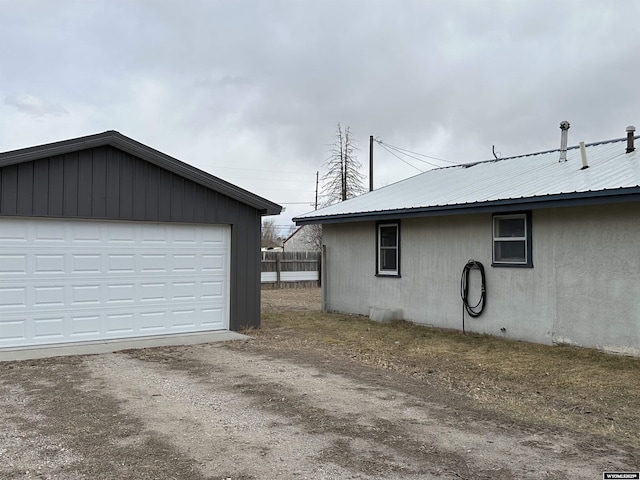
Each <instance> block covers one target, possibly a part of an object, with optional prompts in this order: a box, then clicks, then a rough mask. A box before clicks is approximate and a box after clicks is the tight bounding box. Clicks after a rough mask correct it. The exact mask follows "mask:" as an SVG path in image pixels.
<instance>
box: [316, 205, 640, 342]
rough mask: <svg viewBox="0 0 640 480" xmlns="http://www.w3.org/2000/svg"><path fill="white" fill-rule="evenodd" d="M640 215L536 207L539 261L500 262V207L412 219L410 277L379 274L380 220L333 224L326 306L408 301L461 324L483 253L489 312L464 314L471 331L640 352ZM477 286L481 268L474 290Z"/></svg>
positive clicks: (410, 310)
mask: <svg viewBox="0 0 640 480" xmlns="http://www.w3.org/2000/svg"><path fill="white" fill-rule="evenodd" d="M638 220H640V207H638V206H635V205H617V206H608V207H572V208H562V209H549V210H536V211H533V212H532V241H533V253H532V258H533V265H534V267H533V268H504V267H503V268H494V267H491V248H492V245H491V214H477V215H458V216H448V217H430V218H421V219H403V220H402V222H401V237H402V238H401V273H402V276H401V278H386V277H376V276H375V254H376V246H375V231H376V228H375V223H374V222H360V223H351V224H333V225H325V226H324V230H323V232H324V233H323V241H324V243H325V245H326V248H327V259H326V265H325V267H326V275H327V278H326V281H325V282H324V283H323V285H324V288H325V289H326V291H325V299H326V307H327V309H328V310H333V311H341V312H348V313H356V314H362V315H368V313H369V308H370V307H371V306H378V307H388V308H401V309H402V310H403V312H404V318H405V319H406V320H409V321H412V322H416V323H421V324H427V325H433V326H437V327H444V328H455V329H461V328H462V301H461V299H460V277H461V274H462V269H463V267H464V265H465V264H466V263H467V261H468V260H469V259H474V260H477V261H480V262H482V263H483V264H484V266H485V271H486V281H487V301H486V308H485V311H484V313H483V314H482V316H481V317H479V318H476V319H473V318H469V317H468V316H466V317H465V327H466V329H467V330H469V331H476V332H481V333H489V334H493V335H497V336H506V337H509V338H516V339H522V340H527V341H534V342H539V343H546V344H550V343H553V342H560V343H571V344H576V345H582V346H590V347H598V348H602V349H606V350H613V351H625V352H627V353H633V354H640V326H639V325H640V296H638V294H637V291H638V288H639V287H638V285H640V242H638V241H634V239H639V238H640V222H639V221H638ZM478 286H479V274H478V273H477V272H473V274H472V277H471V295H472V297H477V295H478V294H479V291H478ZM472 300H473V298H472ZM501 329H504V330H501Z"/></svg>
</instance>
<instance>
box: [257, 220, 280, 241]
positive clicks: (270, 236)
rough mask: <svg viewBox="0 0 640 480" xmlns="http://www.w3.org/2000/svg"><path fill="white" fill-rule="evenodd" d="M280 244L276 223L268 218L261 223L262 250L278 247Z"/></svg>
mask: <svg viewBox="0 0 640 480" xmlns="http://www.w3.org/2000/svg"><path fill="white" fill-rule="evenodd" d="M280 246H282V245H281V242H280V238H279V235H278V229H277V227H276V221H275V220H274V219H272V218H268V219H266V220H263V221H262V241H261V247H262V248H272V247H280Z"/></svg>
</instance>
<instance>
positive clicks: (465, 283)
mask: <svg viewBox="0 0 640 480" xmlns="http://www.w3.org/2000/svg"><path fill="white" fill-rule="evenodd" d="M471 270H480V277H481V278H482V286H481V290H480V299H479V300H478V303H476V304H475V305H469V272H471ZM486 293H487V286H486V279H485V275H484V266H483V265H482V264H481V263H480V262H476V261H475V260H469V261H468V262H467V264H466V265H465V266H464V268H463V269H462V278H461V279H460V296H461V297H462V305H463V308H464V309H463V311H462V331H463V332H464V331H465V328H464V312H465V311H466V312H467V313H468V314H469V316H470V317H473V318H475V317H479V316H480V315H481V314H482V311H483V310H484V306H485V305H486Z"/></svg>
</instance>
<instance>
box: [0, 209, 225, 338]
mask: <svg viewBox="0 0 640 480" xmlns="http://www.w3.org/2000/svg"><path fill="white" fill-rule="evenodd" d="M79 223H86V225H83V226H81V227H79V226H78V225H77V224H79ZM40 224H46V225H40ZM18 231H20V232H22V233H21V235H18ZM7 232H9V233H8V234H7ZM162 236H164V237H166V238H162ZM25 239H26V240H27V241H26V242H25V241H24V240H25ZM60 239H66V240H65V243H64V244H60V241H61V240H60ZM176 239H179V242H177V243H176V241H175V240H176ZM229 242H230V229H229V227H228V226H219V225H218V226H211V225H174V224H141V223H133V222H131V223H126V222H94V221H77V220H35V219H13V218H12V219H0V347H2V346H5V347H6V346H21V345H25V346H26V345H37V344H54V343H64V342H70V341H80V340H102V339H114V338H128V337H135V336H145V335H158V334H171V333H188V332H197V331H209V330H219V329H225V328H228V316H229V307H228V303H229V299H228V288H229V271H228V255H229Z"/></svg>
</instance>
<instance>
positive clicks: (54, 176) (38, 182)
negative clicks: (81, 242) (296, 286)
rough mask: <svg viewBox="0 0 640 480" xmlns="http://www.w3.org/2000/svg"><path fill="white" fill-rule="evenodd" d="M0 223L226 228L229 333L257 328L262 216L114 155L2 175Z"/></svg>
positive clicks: (86, 154) (44, 163)
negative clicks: (32, 219)
mask: <svg viewBox="0 0 640 480" xmlns="http://www.w3.org/2000/svg"><path fill="white" fill-rule="evenodd" d="M0 215H16V216H39V217H59V218H64V217H67V218H87V219H104V220H136V221H149V222H182V223H209V224H224V225H231V273H230V275H231V288H230V307H231V309H230V328H231V329H232V330H238V329H240V328H242V327H257V326H259V325H260V222H261V215H260V211H259V210H257V209H256V208H254V207H252V206H249V205H246V204H244V203H242V202H239V201H237V200H234V199H232V198H230V197H228V196H225V195H223V194H220V193H218V192H216V191H214V190H211V189H209V188H207V187H204V186H202V185H200V184H198V183H195V182H193V181H191V180H188V179H185V178H184V177H181V176H179V175H177V174H174V173H172V172H169V171H168V170H165V169H163V168H161V167H159V166H157V165H153V164H151V163H149V162H146V161H145V160H142V159H140V158H138V157H135V156H133V155H131V154H128V153H125V152H123V151H121V150H119V149H117V148H114V147H112V146H102V147H96V148H91V149H86V150H81V151H78V152H72V153H66V154H64V155H58V156H54V157H49V158H42V159H38V160H34V161H28V162H24V163H19V164H15V165H8V166H5V167H3V168H0Z"/></svg>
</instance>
